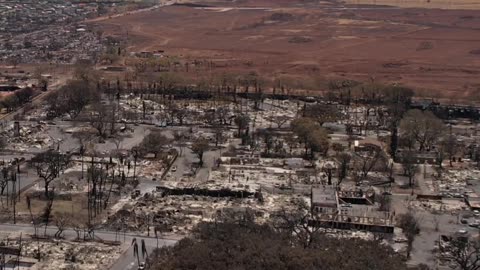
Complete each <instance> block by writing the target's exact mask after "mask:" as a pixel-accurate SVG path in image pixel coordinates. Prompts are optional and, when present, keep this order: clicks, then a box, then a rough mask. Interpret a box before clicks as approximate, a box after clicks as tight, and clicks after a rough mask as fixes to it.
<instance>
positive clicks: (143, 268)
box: [138, 262, 145, 270]
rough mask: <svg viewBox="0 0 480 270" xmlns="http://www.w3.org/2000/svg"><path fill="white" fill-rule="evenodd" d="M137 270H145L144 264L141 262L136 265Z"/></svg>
mask: <svg viewBox="0 0 480 270" xmlns="http://www.w3.org/2000/svg"><path fill="white" fill-rule="evenodd" d="M138 270H145V263H144V262H141V263H140V264H139V265H138Z"/></svg>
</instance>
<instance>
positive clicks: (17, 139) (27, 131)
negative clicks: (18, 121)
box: [2, 124, 55, 151]
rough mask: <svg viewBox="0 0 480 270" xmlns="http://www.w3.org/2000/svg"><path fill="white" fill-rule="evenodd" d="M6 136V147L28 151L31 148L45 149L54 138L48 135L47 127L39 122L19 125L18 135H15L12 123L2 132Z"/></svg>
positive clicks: (50, 144) (52, 142) (51, 143)
mask: <svg viewBox="0 0 480 270" xmlns="http://www.w3.org/2000/svg"><path fill="white" fill-rule="evenodd" d="M2 135H3V136H4V137H6V138H7V140H8V144H7V147H8V148H9V149H11V150H15V151H29V150H31V149H32V148H36V149H45V148H49V147H51V146H52V145H53V144H54V142H55V140H54V139H53V138H52V137H51V136H50V135H48V133H47V127H46V126H45V125H41V124H30V125H24V126H21V127H20V129H19V132H18V134H17V135H18V136H15V131H14V126H13V124H12V125H10V126H9V127H7V130H5V131H3V132H2Z"/></svg>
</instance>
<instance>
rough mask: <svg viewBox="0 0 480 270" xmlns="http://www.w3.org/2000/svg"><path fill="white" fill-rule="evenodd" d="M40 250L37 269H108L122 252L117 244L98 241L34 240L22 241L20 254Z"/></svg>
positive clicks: (32, 254) (34, 252) (28, 255)
mask: <svg viewBox="0 0 480 270" xmlns="http://www.w3.org/2000/svg"><path fill="white" fill-rule="evenodd" d="M38 250H40V252H41V256H42V260H41V261H40V262H39V263H38V266H37V267H38V269H43V270H58V269H78V270H96V269H108V267H110V265H111V264H112V263H114V262H115V261H116V260H117V259H118V258H119V257H120V256H121V254H122V248H121V247H119V246H108V245H104V244H100V243H94V242H92V243H78V242H70V241H55V242H38V243H37V242H36V241H24V242H23V248H22V256H25V257H35V255H36V253H37V252H38Z"/></svg>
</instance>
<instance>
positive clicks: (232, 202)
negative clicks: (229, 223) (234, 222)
mask: <svg viewBox="0 0 480 270" xmlns="http://www.w3.org/2000/svg"><path fill="white" fill-rule="evenodd" d="M293 202H294V200H293V198H292V197H291V196H285V195H273V194H268V195H265V194H261V195H260V196H250V197H245V198H238V197H226V196H225V197H221V196H217V197H214V196H202V195H186V194H182V195H167V194H163V192H154V193H153V194H147V195H145V196H143V197H142V198H141V199H139V200H137V201H129V202H125V203H124V204H123V207H122V209H121V210H119V211H117V212H116V213H115V214H114V215H112V216H110V217H109V218H108V220H107V222H106V226H107V227H108V228H111V229H121V230H123V229H127V230H132V231H139V232H142V233H145V234H146V233H147V230H148V229H150V230H152V228H151V227H150V226H153V225H152V224H156V225H157V226H158V224H161V225H162V226H163V230H164V231H163V232H162V233H172V234H175V235H179V234H181V235H185V234H188V233H189V232H190V231H191V230H192V229H193V228H194V227H195V225H197V224H198V223H199V222H202V221H212V220H213V219H215V218H216V217H217V216H218V215H221V214H222V213H223V212H244V211H246V209H248V210H249V211H252V212H254V213H255V216H256V217H257V221H258V222H265V221H267V220H268V218H269V216H270V214H271V213H274V212H276V211H279V210H281V209H282V208H289V207H291V205H292V203H293ZM149 227H150V228H149Z"/></svg>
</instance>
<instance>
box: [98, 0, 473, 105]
mask: <svg viewBox="0 0 480 270" xmlns="http://www.w3.org/2000/svg"><path fill="white" fill-rule="evenodd" d="M385 1H386V0H385ZM431 1H432V2H434V0H431ZM442 1H443V0H442ZM445 1H446V0H445ZM472 1H473V0H472ZM300 2H301V3H302V4H299V3H300ZM254 3H255V4H254ZM98 24H99V25H100V26H101V27H102V29H103V30H104V32H105V34H107V35H115V36H121V37H123V38H125V39H127V40H128V42H129V44H130V45H131V47H130V50H131V51H151V50H165V52H166V53H167V54H169V55H175V56H177V57H180V58H182V59H190V60H202V59H208V60H209V61H214V62H216V63H221V64H218V65H217V68H216V69H215V72H232V73H234V72H237V73H242V72H243V73H245V72H249V71H253V70H254V71H257V72H259V73H261V74H264V75H268V76H270V77H271V78H275V77H278V76H284V75H288V76H292V77H295V78H297V79H299V80H305V81H309V82H314V83H313V84H312V83H310V85H309V86H310V87H313V88H314V87H318V88H321V86H320V85H322V84H321V83H318V84H316V83H317V82H320V81H326V80H328V79H331V78H346V79H357V80H363V81H365V80H375V81H384V82H392V83H402V84H406V85H409V86H412V87H415V88H417V89H418V91H419V92H420V93H424V94H425V95H428V96H434V97H439V96H440V95H442V96H445V97H447V98H449V97H450V98H455V99H458V98H464V99H465V100H471V99H470V96H471V95H474V96H477V97H480V94H479V93H478V92H480V10H479V11H477V10H440V9H401V8H391V7H373V6H343V5H342V4H337V3H329V2H325V3H324V2H320V3H319V2H318V1H273V0H261V1H255V2H253V1H237V2H236V3H235V4H230V5H228V4H221V3H216V4H211V3H210V4H209V7H202V8H200V7H188V6H171V7H165V8H162V9H159V10H155V11H148V12H144V13H139V14H132V15H127V16H124V17H121V18H114V19H110V20H106V21H103V22H100V23H98ZM323 85H324V84H323ZM319 90H322V89H319Z"/></svg>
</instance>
